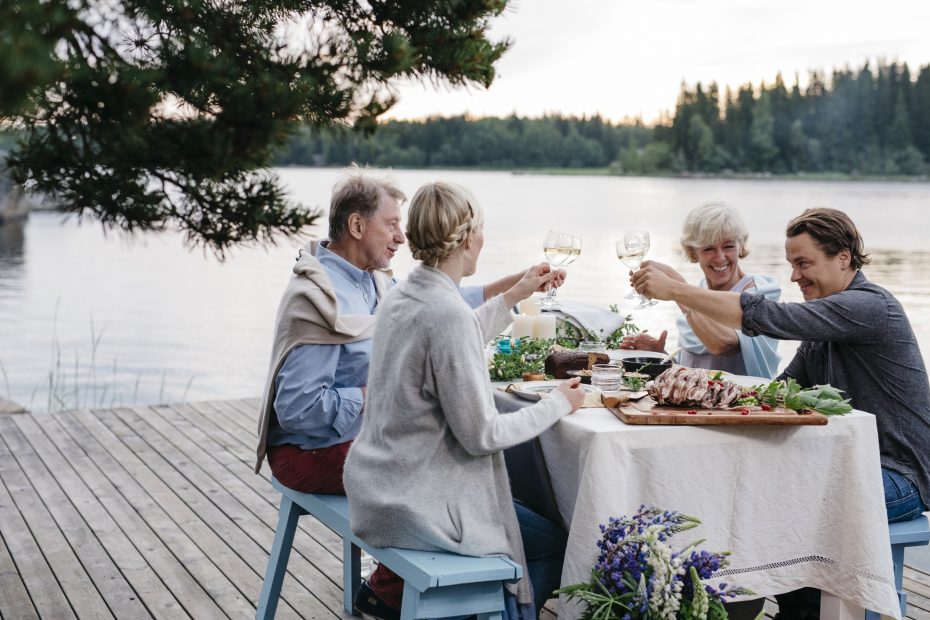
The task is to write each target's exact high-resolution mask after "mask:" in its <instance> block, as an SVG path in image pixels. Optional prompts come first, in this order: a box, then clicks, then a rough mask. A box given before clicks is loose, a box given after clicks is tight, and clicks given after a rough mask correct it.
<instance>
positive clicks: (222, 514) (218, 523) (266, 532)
mask: <svg viewBox="0 0 930 620" xmlns="http://www.w3.org/2000/svg"><path fill="white" fill-rule="evenodd" d="M153 409H155V408H149V409H145V410H139V409H134V410H131V411H128V412H125V415H123V416H122V419H123V421H124V422H125V423H126V425H127V426H129V427H131V428H132V430H133V431H134V432H136V433H138V434H139V437H140V438H141V439H142V440H144V441H145V442H146V443H147V444H148V445H149V446H150V447H151V449H152V450H154V451H155V453H156V454H157V457H160V458H163V459H165V460H166V461H167V462H169V463H173V464H174V467H175V468H176V470H177V473H178V474H179V475H180V476H183V479H186V482H189V483H190V484H191V485H192V486H193V487H195V488H197V489H199V491H200V493H201V494H202V497H203V498H208V499H209V500H210V501H211V502H212V506H210V505H205V506H201V501H202V500H201V496H199V495H198V496H195V497H193V498H191V497H185V496H182V499H184V500H185V501H186V502H187V504H188V505H189V506H191V507H194V508H197V507H200V509H199V510H198V514H199V515H200V517H201V518H202V519H203V520H204V522H205V523H208V524H209V525H210V527H211V528H212V529H213V530H214V531H215V532H216V535H217V536H219V537H220V538H222V539H223V540H224V541H226V542H227V543H228V544H229V545H230V547H231V548H233V549H235V550H236V551H237V553H238V554H239V555H240V556H241V557H242V560H243V561H244V562H245V563H247V564H248V565H249V566H250V567H252V569H253V571H256V576H258V577H261V576H262V575H263V574H264V568H265V562H266V561H267V558H268V553H269V552H270V550H271V546H272V543H273V540H274V525H273V524H274V523H275V519H276V518H277V511H276V510H274V509H273V507H271V506H270V505H268V503H267V502H264V501H263V500H262V503H264V504H265V505H266V506H267V507H268V508H270V509H271V510H266V511H265V512H264V517H266V518H268V519H270V521H269V523H270V524H271V526H270V527H269V526H268V525H265V523H264V522H263V521H262V520H260V519H259V518H258V517H257V516H256V514H255V512H253V510H252V509H251V508H252V507H254V508H255V509H256V510H259V511H261V506H260V505H256V504H252V503H249V504H246V503H245V502H248V501H249V500H250V499H251V498H252V496H253V495H254V492H252V491H251V490H250V489H247V488H246V487H245V485H244V484H242V483H241V481H239V480H238V479H237V478H236V477H235V476H230V472H229V471H228V470H226V469H225V468H222V467H221V466H219V464H218V463H216V461H215V460H214V459H213V457H212V456H210V454H209V448H210V445H209V442H208V441H207V438H201V439H202V440H203V443H201V444H200V445H199V446H198V445H195V444H194V443H193V442H192V441H191V440H190V439H188V438H186V437H184V436H183V435H182V434H181V433H179V432H178V429H177V428H173V427H171V426H170V425H167V424H164V423H163V422H164V421H163V419H162V418H161V417H160V415H159V414H158V413H156V412H155V411H153ZM162 409H163V408H162ZM112 427H113V425H112V424H111V428H112ZM156 427H157V428H156ZM188 432H189V433H191V434H192V435H193V434H194V433H193V429H188ZM179 446H180V447H179ZM181 447H183V448H184V450H182V449H181ZM136 454H138V455H139V456H140V457H141V458H142V459H143V460H145V461H146V462H147V463H149V464H150V465H151V464H152V463H153V462H157V460H158V458H156V457H155V456H153V455H152V453H150V452H149V451H148V450H145V449H139V450H136ZM214 465H215V466H214ZM160 475H161V476H162V478H163V480H164V481H165V483H166V484H168V485H169V486H172V487H174V486H175V485H176V484H179V483H183V480H179V476H176V475H174V473H173V472H171V471H170V470H166V471H161V472H160ZM253 477H254V474H253ZM187 495H190V494H187ZM258 499H259V500H261V498H258ZM326 555H328V554H326ZM301 560H303V558H301V557H299V556H298V554H293V555H292V561H293V562H294V563H295V566H298V565H299V563H300V562H301ZM304 561H305V560H304ZM300 567H301V568H304V569H305V570H306V571H307V572H306V573H305V575H310V576H311V579H310V580H308V581H307V582H306V583H298V582H297V581H296V580H294V579H288V580H285V589H286V590H285V592H286V594H287V595H288V596H286V599H287V600H290V601H291V603H292V604H293V605H294V606H295V607H296V608H297V609H301V610H303V611H305V612H308V613H315V614H316V613H325V612H324V607H325V608H326V610H327V611H329V612H332V613H338V611H339V610H340V608H341V604H338V601H340V600H341V599H340V597H341V596H342V589H341V588H340V587H337V586H336V585H335V584H334V583H333V582H332V581H330V580H329V579H328V578H327V577H326V576H325V575H324V574H323V573H321V572H320V571H318V570H317V569H316V568H315V567H314V566H313V565H312V564H311V565H309V566H300ZM291 573H292V577H293V571H291ZM253 594H254V597H253V598H252V599H251V601H252V603H253V604H257V601H258V591H256V592H254V593H253ZM314 595H317V596H314ZM324 601H328V602H330V604H329V605H327V604H326V603H325V602H324Z"/></svg>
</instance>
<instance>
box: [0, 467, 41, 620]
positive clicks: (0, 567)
mask: <svg viewBox="0 0 930 620" xmlns="http://www.w3.org/2000/svg"><path fill="white" fill-rule="evenodd" d="M4 498H6V499H9V496H8V495H6V487H5V486H4V485H3V483H2V482H0V519H6V518H7V515H6V511H5V510H4V508H3V501H4ZM0 602H3V603H4V604H3V605H2V607H3V609H0V612H3V614H6V615H7V616H9V617H10V618H38V617H39V616H38V614H37V613H36V608H35V606H34V605H33V604H32V599H31V598H30V597H29V591H28V590H27V589H26V584H25V583H23V576H22V575H21V574H20V573H19V570H18V569H17V568H16V563H15V562H14V561H13V556H12V555H10V550H9V549H7V547H6V541H5V540H3V536H0ZM0 615H2V614H0Z"/></svg>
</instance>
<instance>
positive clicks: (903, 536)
mask: <svg viewBox="0 0 930 620" xmlns="http://www.w3.org/2000/svg"><path fill="white" fill-rule="evenodd" d="M888 532H889V534H890V535H891V560H892V562H893V563H894V586H895V589H896V590H897V591H898V601H899V602H900V604H901V617H902V618H904V617H905V615H906V613H907V594H906V593H905V592H904V549H905V548H906V547H919V546H922V545H926V544H928V543H930V521H928V520H927V517H926V516H925V515H921V516H919V517H917V518H916V519H911V520H910V521H900V522H898V523H889V524H888ZM879 618H881V615H880V614H878V613H876V612H874V611H866V612H865V619H866V620H879Z"/></svg>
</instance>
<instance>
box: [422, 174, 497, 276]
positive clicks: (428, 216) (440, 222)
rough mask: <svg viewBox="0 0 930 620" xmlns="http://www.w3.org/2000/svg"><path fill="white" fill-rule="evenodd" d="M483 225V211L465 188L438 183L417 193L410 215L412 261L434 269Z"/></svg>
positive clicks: (424, 187)
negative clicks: (417, 261) (469, 234)
mask: <svg viewBox="0 0 930 620" xmlns="http://www.w3.org/2000/svg"><path fill="white" fill-rule="evenodd" d="M483 223H484V216H483V214H482V213H481V209H480V208H479V207H478V205H477V204H476V203H475V201H474V199H473V198H472V197H471V195H470V194H469V193H468V190H466V189H465V188H464V187H461V186H459V185H455V184H454V183H445V182H442V181H438V182H436V183H427V184H426V185H424V186H422V187H421V188H420V189H418V190H417V193H416V194H414V196H413V198H412V199H411V201H410V210H409V211H408V212H407V242H408V243H409V244H410V251H411V252H412V253H413V257H414V258H415V259H417V260H419V261H423V264H425V265H428V266H430V267H435V266H436V265H438V264H439V263H440V262H441V261H443V260H445V259H446V258H448V257H449V256H451V255H452V253H453V252H455V250H456V249H457V248H458V247H459V246H460V245H462V244H463V243H465V238H466V237H467V236H468V233H470V232H474V231H476V230H478V228H480V227H481V225H482V224H483Z"/></svg>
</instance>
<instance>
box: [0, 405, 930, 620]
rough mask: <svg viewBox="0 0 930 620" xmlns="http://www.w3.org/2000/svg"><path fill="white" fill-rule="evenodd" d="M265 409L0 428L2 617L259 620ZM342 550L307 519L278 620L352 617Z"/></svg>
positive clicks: (271, 512) (57, 419)
mask: <svg viewBox="0 0 930 620" xmlns="http://www.w3.org/2000/svg"><path fill="white" fill-rule="evenodd" d="M258 407H259V401H258V399H244V400H232V401H214V402H201V403H188V404H181V405H174V406H155V407H134V408H118V409H102V410H87V411H73V412H63V413H54V414H33V413H24V414H17V415H15V416H5V417H3V418H0V618H3V619H5V618H36V617H38V618H55V619H57V618H69V617H70V618H74V617H78V618H96V617H117V618H144V617H155V618H179V617H192V618H198V619H199V618H242V617H252V616H254V614H255V604H256V599H257V597H258V593H259V591H260V589H261V582H262V578H263V575H264V570H265V563H266V562H267V554H268V551H269V549H270V548H271V545H272V541H273V537H274V528H275V526H276V522H277V514H278V503H279V501H280V496H279V495H278V494H277V493H276V492H275V491H274V489H273V488H272V487H271V485H270V484H269V473H268V468H267V466H266V467H265V468H264V469H263V471H262V472H261V473H260V474H259V475H256V474H255V473H254V472H253V471H252V467H253V464H254V448H255V445H254V442H255V426H256V420H257V417H258ZM341 552H342V548H341V541H340V540H339V538H338V537H337V536H336V535H335V534H333V533H332V532H330V531H329V530H328V529H327V528H326V527H325V526H323V525H322V524H320V523H319V522H318V521H316V520H315V519H312V518H304V519H301V520H300V525H299V528H298V535H297V537H296V538H295V541H294V547H293V552H292V554H291V561H290V563H289V565H288V574H287V577H286V578H285V582H284V587H283V590H282V600H281V603H280V605H279V617H281V618H321V619H323V618H325V619H336V618H340V619H346V618H348V617H349V616H348V615H347V614H346V613H345V612H344V610H343V609H342V565H341ZM905 587H906V588H907V589H908V591H909V595H908V602H909V606H908V618H911V619H913V620H930V575H928V574H927V573H924V572H922V571H920V570H918V569H915V568H913V567H908V568H907V569H906V570H905ZM555 610H557V603H555V602H554V601H550V603H549V607H548V608H547V610H546V611H545V612H544V613H543V614H542V616H541V617H542V618H544V619H549V620H551V619H552V618H556V617H557V615H556V613H555ZM774 611H775V608H774V604H772V603H767V605H766V612H767V615H768V616H771V615H772V613H773V612H774Z"/></svg>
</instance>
